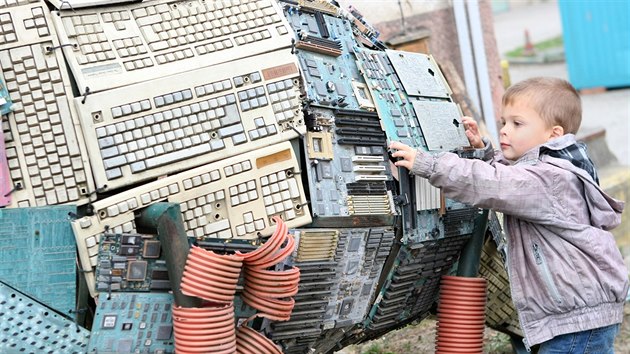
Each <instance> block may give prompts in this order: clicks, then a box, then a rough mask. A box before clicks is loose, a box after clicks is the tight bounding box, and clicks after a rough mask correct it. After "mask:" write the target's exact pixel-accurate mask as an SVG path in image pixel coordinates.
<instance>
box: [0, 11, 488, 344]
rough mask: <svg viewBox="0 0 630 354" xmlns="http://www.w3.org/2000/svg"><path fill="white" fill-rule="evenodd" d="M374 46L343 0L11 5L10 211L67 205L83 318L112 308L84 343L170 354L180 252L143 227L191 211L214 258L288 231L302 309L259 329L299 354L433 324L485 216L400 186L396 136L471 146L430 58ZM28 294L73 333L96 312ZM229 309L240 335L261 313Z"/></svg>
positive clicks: (7, 59) (2, 97) (427, 191)
mask: <svg viewBox="0 0 630 354" xmlns="http://www.w3.org/2000/svg"><path fill="white" fill-rule="evenodd" d="M377 36H378V33H377V31H376V30H374V28H372V27H371V26H370V25H369V24H367V23H366V22H365V21H364V20H363V19H362V17H361V15H360V14H358V13H355V12H347V11H345V10H343V9H340V8H339V7H337V6H336V5H335V4H334V2H333V3H329V2H328V1H326V0H299V1H280V2H278V1H276V0H184V1H181V0H180V1H174V0H144V1H125V0H116V1H102V0H48V1H43V0H41V1H37V0H0V70H1V72H0V113H1V114H2V130H0V133H1V135H0V207H4V208H11V209H19V210H23V211H24V212H25V213H36V212H42V213H43V210H45V208H54V207H59V206H66V207H69V206H72V208H71V209H70V210H72V211H70V212H63V214H64V217H65V218H66V220H61V221H62V222H63V223H66V224H67V226H68V230H70V229H71V232H72V234H73V235H74V239H75V241H76V249H77V262H76V270H77V271H78V273H79V276H80V277H81V281H82V282H85V283H86V285H87V290H88V292H89V294H84V293H81V292H79V291H77V297H78V299H77V304H80V303H86V302H87V300H86V299H87V298H88V297H90V298H92V299H94V300H95V303H96V307H95V308H94V311H93V320H92V321H91V322H90V319H91V318H90V316H88V320H87V321H85V323H81V324H82V325H84V326H85V327H87V328H89V329H91V330H92V332H91V336H90V338H87V335H85V336H81V338H82V339H81V340H77V341H76V343H75V341H73V342H72V343H73V344H71V345H70V347H68V348H67V349H68V350H69V351H76V352H85V351H88V352H99V353H103V352H134V353H145V352H146V353H169V352H173V351H174V336H173V333H172V331H173V327H172V321H173V319H172V313H171V306H173V301H174V300H173V296H172V294H171V293H170V291H171V284H172V283H171V282H170V280H169V278H168V272H167V269H168V267H169V264H168V263H167V262H166V259H167V258H168V257H165V252H169V248H168V247H167V246H165V245H163V244H161V243H160V241H159V240H158V239H157V237H156V235H154V234H147V233H146V230H142V228H141V227H140V226H139V225H138V224H137V222H138V221H137V217H138V215H139V214H140V213H141V212H142V211H143V210H145V209H146V208H147V207H149V206H151V205H153V204H155V203H158V202H169V203H175V204H178V205H179V209H180V211H181V215H182V220H183V224H184V225H183V228H184V230H185V233H186V236H187V238H188V242H189V244H190V245H198V246H201V247H204V248H206V249H207V250H214V251H215V252H218V253H227V254H230V253H234V252H235V251H237V250H241V251H242V250H253V249H256V248H257V247H259V246H260V245H261V244H263V243H264V242H265V241H266V240H267V238H268V237H269V236H270V235H271V234H272V233H273V232H274V230H275V224H274V222H272V218H273V217H280V218H281V219H282V220H284V222H285V223H286V224H287V226H288V228H289V229H290V233H292V234H293V235H294V237H295V240H296V247H295V252H294V253H293V254H291V256H290V257H288V258H287V259H286V260H285V261H284V263H283V264H280V265H278V267H299V268H301V269H302V272H301V274H302V276H301V278H300V285H299V291H298V293H297V294H296V295H295V297H294V298H295V308H294V310H293V313H292V316H291V320H289V321H286V322H282V323H280V322H278V323H273V322H272V321H269V320H263V321H252V323H253V324H250V325H251V326H252V327H253V328H254V329H255V330H258V331H262V332H264V333H266V334H267V337H268V338H269V339H271V340H273V341H274V342H275V343H276V344H277V345H279V346H280V347H281V348H282V349H283V350H284V351H285V352H287V353H315V352H317V353H320V352H321V353H326V352H330V351H332V350H337V349H339V348H340V347H342V346H344V345H347V344H350V343H354V342H357V341H361V340H366V339H369V338H374V337H377V336H380V335H382V334H384V333H386V332H387V331H390V330H392V329H395V328H398V327H400V326H402V325H404V324H405V323H409V322H411V321H414V320H418V319H422V318H424V317H426V316H427V315H428V313H429V309H430V308H431V307H432V305H433V303H434V301H435V300H436V296H437V292H436V290H437V288H438V285H439V284H438V283H439V281H438V280H439V277H440V275H441V274H445V273H447V272H449V271H450V270H451V268H452V267H453V265H454V264H455V262H456V260H457V255H458V253H459V251H460V250H461V248H462V247H463V245H464V244H465V242H466V241H467V240H468V238H469V237H470V235H471V234H472V226H473V218H474V215H475V214H476V210H475V209H473V208H470V207H468V206H465V205H462V204H459V203H456V202H454V201H450V200H445V199H444V198H442V197H441V194H440V191H439V190H438V189H435V188H433V187H432V186H430V185H428V184H427V183H426V182H425V181H422V180H415V179H414V178H412V177H409V176H408V175H404V174H403V171H399V170H398V169H397V168H396V167H395V166H394V165H393V164H392V163H391V162H390V158H389V155H388V151H387V142H388V141H391V140H400V141H403V142H405V143H407V144H410V145H413V146H415V147H417V148H420V149H424V150H426V151H430V152H438V151H449V150H453V149H458V148H461V147H462V146H466V145H467V139H466V138H465V134H464V131H463V125H462V124H459V123H460V122H461V117H460V116H461V114H460V111H459V107H458V106H457V105H456V104H455V103H454V102H453V100H452V98H451V91H450V89H449V87H448V84H447V83H446V81H445V79H444V78H443V76H442V74H441V72H440V70H439V68H438V67H437V63H435V61H434V60H433V58H432V57H430V56H427V55H423V54H417V53H404V52H398V51H392V50H385V46H384V45H383V44H382V43H381V42H379V41H378V39H377ZM75 211H76V212H75ZM1 212H2V210H0V221H2V222H8V223H10V222H11V220H9V219H7V218H8V217H10V216H9V215H13V214H8V213H7V214H6V216H5V214H3V213H1ZM46 212H47V213H48V211H46ZM66 214H67V217H66V216H65V215H66ZM41 215H44V214H41ZM45 215H52V214H50V213H49V214H45ZM55 215H57V216H56V217H57V218H59V212H57V213H56V214H55ZM47 217H48V216H47ZM32 219H37V217H32V215H31V218H30V219H29V220H32ZM57 221H58V220H57ZM57 221H56V222H57ZM16 230H17V229H16ZM20 230H21V229H20ZM25 232H27V231H25ZM28 232H31V231H28ZM37 232H39V231H37ZM23 236H24V235H21V236H20V238H18V237H17V235H16V236H15V239H16V240H18V239H20V240H21V239H23V238H24V237H23ZM42 236H43V235H42ZM38 237H39V235H38ZM42 239H45V238H44V237H42ZM37 240H38V242H39V239H37ZM42 242H43V241H42ZM65 246H67V245H65ZM3 247H4V246H3ZM32 247H35V248H36V247H37V244H35V245H34V246H32ZM47 247H48V248H47V249H46V250H47V253H46V254H47V256H46V257H50V258H49V259H48V258H47V259H46V261H49V262H50V263H49V264H50V267H49V268H50V269H43V268H45V267H41V268H37V269H36V267H35V266H33V265H32V264H31V265H30V266H31V267H32V269H34V270H33V271H37V272H43V274H48V273H50V274H55V272H57V271H59V270H58V269H57V270H56V269H55V258H54V256H53V254H54V252H48V251H49V250H50V249H52V248H54V244H48V245H47ZM0 251H3V252H4V251H6V252H7V254H12V255H16V254H20V255H21V254H24V253H26V254H28V252H22V253H15V252H13V251H11V250H10V249H6V250H5V249H3V248H2V247H0ZM11 252H13V253H11ZM29 259H30V258H29ZM29 259H26V258H24V259H13V261H20V260H21V261H23V262H31V261H30V260H29ZM39 264H40V263H38V265H37V266H38V267H39ZM64 267H66V268H67V267H68V266H64ZM70 268H72V265H70ZM67 270H68V269H64V271H66V273H64V274H66V275H67ZM276 270H280V269H276ZM4 279H5V277H4V275H3V274H2V273H1V272H0V281H3V282H4ZM50 279H51V283H50V284H49V285H50V286H53V285H55V284H53V283H54V282H55V280H54V279H56V278H54V277H53V278H50ZM64 281H65V280H64ZM10 283H11V284H10V285H11V286H12V287H13V288H16V289H18V290H19V289H20V284H19V282H17V283H15V282H10ZM239 284H240V283H239ZM57 285H58V284H57ZM41 286H42V285H40V287H41ZM64 286H68V284H65V285H64ZM71 286H74V285H71ZM7 289H8V288H7ZM77 289H78V288H77ZM237 289H240V287H239V288H237ZM11 291H13V290H11ZM25 293H26V294H25V295H24V296H30V297H32V298H33V299H35V300H45V301H41V306H43V308H50V309H51V310H53V311H55V312H57V313H59V314H60V315H61V316H60V318H61V319H63V321H69V322H68V323H72V321H71V320H70V317H75V319H76V318H77V317H76V316H77V313H81V312H83V313H85V312H89V311H87V310H86V308H84V307H81V306H79V305H77V307H76V308H74V309H69V308H68V306H66V305H64V307H63V308H56V307H55V306H54V305H51V303H52V304H54V303H55V301H48V299H36V298H37V297H38V296H39V294H40V292H38V291H36V290H31V289H30V288H29V289H28V291H25ZM44 293H45V291H44ZM72 294H74V293H72ZM20 296H21V295H20ZM29 299H30V298H29ZM35 300H33V301H35ZM53 300H54V299H53ZM29 301H31V300H29ZM234 301H235V304H236V306H235V315H236V317H237V318H238V319H239V323H240V322H241V320H244V319H245V318H248V317H249V316H251V315H252V314H255V313H256V311H255V309H253V308H250V307H248V305H246V304H244V303H241V299H240V294H239V292H238V291H237V295H236V297H235V300H234ZM57 303H63V302H59V301H57ZM175 305H176V304H175ZM38 306H39V305H38ZM38 311H39V310H38ZM40 312H41V313H44V311H39V312H38V313H40ZM46 313H47V312H46ZM42 316H43V315H42ZM64 316H65V317H64ZM68 323H66V324H67V325H68V326H70V324H68ZM71 325H74V326H76V325H77V324H71ZM68 326H66V325H64V326H62V327H63V328H67V327H68ZM18 330H19V328H13V327H11V328H9V329H6V330H4V333H14V332H16V331H18ZM83 331H85V330H83ZM0 333H3V332H2V331H0ZM61 333H62V334H63V331H62V332H61ZM77 333H79V332H78V331H77ZM81 333H83V332H81ZM88 341H89V343H88ZM34 343H35V342H34ZM51 343H52V341H51ZM9 344H11V345H13V346H9ZM18 344H19V343H18V342H16V341H9V340H7V341H2V340H0V351H3V350H4V349H6V350H9V351H10V350H16V348H18V347H15V346H16V345H18ZM39 344H41V343H38V345H39ZM20 345H23V344H20ZM72 345H75V346H74V347H72ZM44 347H46V345H43V346H42V348H44ZM53 347H54V346H53ZM20 348H21V347H20ZM23 348H24V350H26V351H29V350H32V351H37V348H31V349H29V347H28V346H25V347H23ZM64 349H66V348H64ZM40 350H43V349H41V348H40Z"/></svg>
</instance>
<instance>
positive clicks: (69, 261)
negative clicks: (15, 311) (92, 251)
mask: <svg viewBox="0 0 630 354" xmlns="http://www.w3.org/2000/svg"><path fill="white" fill-rule="evenodd" d="M75 212H76V207H75V206H69V205H63V206H48V207H39V208H16V209H0V280H2V281H4V282H6V283H7V284H9V285H11V286H13V287H15V288H16V289H18V290H19V291H22V292H24V293H26V294H27V295H30V296H32V297H34V298H36V299H38V300H39V301H41V302H43V303H44V304H46V305H48V306H50V307H52V308H54V309H55V310H57V311H59V312H61V313H64V314H66V315H69V314H70V313H71V312H72V311H73V310H74V309H75V294H76V266H75V260H76V247H75V240H74V234H73V233H72V229H71V227H70V221H69V216H68V213H75Z"/></svg>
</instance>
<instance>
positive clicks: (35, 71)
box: [0, 2, 94, 207]
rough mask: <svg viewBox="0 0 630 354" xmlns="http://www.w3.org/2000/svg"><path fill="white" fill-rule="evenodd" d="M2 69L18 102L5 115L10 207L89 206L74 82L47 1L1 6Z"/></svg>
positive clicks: (89, 176) (87, 171)
mask: <svg viewBox="0 0 630 354" xmlns="http://www.w3.org/2000/svg"><path fill="white" fill-rule="evenodd" d="M0 26H1V28H2V29H3V32H2V34H0V67H1V75H2V79H3V80H4V82H5V83H6V87H7V89H8V91H9V94H10V95H11V100H12V101H13V103H14V110H13V112H11V113H9V114H8V115H5V116H3V117H2V129H3V133H4V138H5V143H6V155H7V162H8V165H9V171H10V176H11V184H12V185H13V186H16V185H19V186H21V189H16V190H15V191H13V192H12V194H11V197H12V198H11V199H12V202H11V204H10V205H9V207H29V206H31V207H33V206H43V205H52V204H65V203H72V204H85V203H87V202H88V194H89V193H92V192H93V191H94V183H93V181H92V173H91V170H90V167H89V164H88V162H87V153H86V148H85V143H84V141H83V136H82V135H81V134H80V128H79V124H78V121H76V112H75V111H74V107H73V106H72V105H71V104H70V101H69V99H70V98H69V97H68V96H67V93H68V92H72V90H71V89H70V87H69V86H70V81H69V79H68V76H67V68H66V66H65V64H64V60H63V57H62V54H61V51H60V50H58V49H57V50H54V49H53V50H51V49H52V48H54V47H55V46H58V45H59V43H58V42H57V37H56V34H55V32H54V27H52V25H51V21H50V12H49V11H48V9H47V7H46V6H45V3H44V2H41V3H35V4H27V5H22V6H13V7H9V8H7V9H0Z"/></svg>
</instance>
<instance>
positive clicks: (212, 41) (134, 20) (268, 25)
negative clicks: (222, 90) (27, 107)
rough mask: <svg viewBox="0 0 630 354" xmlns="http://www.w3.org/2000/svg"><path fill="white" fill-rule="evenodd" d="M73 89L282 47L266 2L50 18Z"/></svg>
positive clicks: (133, 8)
mask: <svg viewBox="0 0 630 354" xmlns="http://www.w3.org/2000/svg"><path fill="white" fill-rule="evenodd" d="M54 21H55V26H56V27H57V29H58V31H59V32H60V40H61V42H62V43H64V44H73V45H75V47H72V46H68V47H64V52H65V54H66V58H67V60H68V62H69V63H70V67H71V69H72V72H73V73H74V76H75V78H76V80H77V83H78V86H79V90H80V91H81V92H85V91H87V90H88V88H89V91H90V92H97V91H102V90H107V89H112V88H115V87H120V86H127V85H131V84H134V83H137V82H142V81H148V80H152V79H157V78H160V77H164V76H169V75H172V74H176V73H180V72H186V71H189V70H193V69H196V68H200V67H205V66H211V65H215V64H219V63H225V62H230V61H232V60H235V59H238V58H242V57H246V56H255V55H258V54H261V53H265V52H271V51H274V50H277V49H280V48H288V47H290V45H291V40H292V39H293V32H292V31H291V29H290V27H289V25H288V23H287V21H286V19H285V18H284V16H283V15H282V10H281V9H280V8H279V6H278V4H277V3H276V2H275V1H273V0H218V1H212V0H208V1H205V0H191V1H165V0H158V1H150V2H143V3H139V4H125V5H117V6H107V7H103V8H89V9H81V10H77V11H61V12H59V14H58V15H57V16H54Z"/></svg>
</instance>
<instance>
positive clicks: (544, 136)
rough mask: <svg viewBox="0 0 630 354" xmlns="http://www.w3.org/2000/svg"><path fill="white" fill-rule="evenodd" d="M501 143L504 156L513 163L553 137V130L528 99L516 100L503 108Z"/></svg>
mask: <svg viewBox="0 0 630 354" xmlns="http://www.w3.org/2000/svg"><path fill="white" fill-rule="evenodd" d="M501 124H502V125H503V128H501V131H500V134H499V135H500V136H499V141H500V143H501V151H503V156H505V158H506V159H508V160H511V161H516V160H518V159H519V158H520V157H521V156H523V154H525V153H526V152H527V151H529V150H531V149H532V148H533V147H535V146H537V145H540V144H542V143H545V142H547V141H548V140H549V139H551V138H552V137H553V129H552V127H549V126H548V124H547V123H546V122H545V120H543V118H542V117H541V116H540V115H539V114H538V113H537V112H536V111H535V110H534V109H533V108H531V105H530V104H529V100H528V99H527V98H519V99H516V100H515V101H514V102H513V103H512V104H509V105H507V106H503V112H502V116H501Z"/></svg>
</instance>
